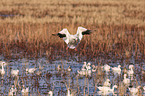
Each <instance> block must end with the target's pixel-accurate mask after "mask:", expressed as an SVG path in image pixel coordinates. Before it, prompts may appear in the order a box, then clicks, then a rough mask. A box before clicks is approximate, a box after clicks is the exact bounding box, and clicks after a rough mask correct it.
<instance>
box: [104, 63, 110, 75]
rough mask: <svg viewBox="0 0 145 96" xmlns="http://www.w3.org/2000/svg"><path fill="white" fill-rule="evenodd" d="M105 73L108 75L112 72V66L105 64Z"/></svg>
mask: <svg viewBox="0 0 145 96" xmlns="http://www.w3.org/2000/svg"><path fill="white" fill-rule="evenodd" d="M103 69H104V71H105V72H106V73H107V74H108V72H110V66H109V65H108V64H105V65H104V66H103Z"/></svg>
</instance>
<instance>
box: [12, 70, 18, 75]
mask: <svg viewBox="0 0 145 96" xmlns="http://www.w3.org/2000/svg"><path fill="white" fill-rule="evenodd" d="M11 74H12V76H18V74H19V70H11Z"/></svg>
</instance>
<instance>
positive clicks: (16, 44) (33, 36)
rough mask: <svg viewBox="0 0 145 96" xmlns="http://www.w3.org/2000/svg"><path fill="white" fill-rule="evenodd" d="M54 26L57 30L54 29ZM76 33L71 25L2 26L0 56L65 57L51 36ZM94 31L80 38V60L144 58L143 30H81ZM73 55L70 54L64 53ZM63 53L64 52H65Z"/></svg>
mask: <svg viewBox="0 0 145 96" xmlns="http://www.w3.org/2000/svg"><path fill="white" fill-rule="evenodd" d="M56 26H57V28H56ZM84 26H85V25H84ZM64 27H66V28H68V30H69V29H70V30H72V31H71V32H76V29H77V28H76V27H72V25H64V24H63V25H60V24H55V23H52V24H47V23H45V24H19V25H17V24H16V25H14V24H3V25H2V26H1V27H0V29H1V36H0V38H1V41H0V45H1V46H0V52H1V54H3V55H4V56H6V57H13V56H14V55H15V57H16V56H18V57H19V55H20V54H18V53H21V55H22V56H27V55H28V56H30V57H31V56H32V57H38V56H48V57H50V56H52V55H62V56H63V55H64V56H65V55H66V54H63V53H62V52H63V51H64V52H65V51H66V49H65V48H66V44H65V43H64V41H63V40H61V39H60V38H58V37H54V36H52V34H53V33H57V32H59V31H60V30H62V28H64ZM85 27H86V28H88V29H92V30H96V29H97V31H94V32H93V33H92V35H90V36H84V38H83V40H82V41H81V43H80V44H79V46H78V47H77V49H78V50H79V52H77V53H78V55H80V56H88V57H94V56H102V55H109V54H110V55H111V54H112V55H114V56H116V57H125V58H129V57H130V56H136V57H137V58H138V57H139V56H141V57H143V56H144V55H145V46H144V45H145V38H144V37H145V32H144V30H145V28H144V27H138V26H129V25H128V26H127V25H121V26H116V25H110V26H108V25H98V26H92V25H88V26H85ZM68 51H69V52H68V53H70V54H74V50H68ZM66 53H67V52H66Z"/></svg>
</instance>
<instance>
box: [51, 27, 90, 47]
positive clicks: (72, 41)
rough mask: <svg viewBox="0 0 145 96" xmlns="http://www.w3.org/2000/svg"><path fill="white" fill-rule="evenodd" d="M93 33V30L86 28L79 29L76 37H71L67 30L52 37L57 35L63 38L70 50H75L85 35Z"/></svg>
mask: <svg viewBox="0 0 145 96" xmlns="http://www.w3.org/2000/svg"><path fill="white" fill-rule="evenodd" d="M91 32H92V31H91V30H88V29H86V28H84V27H78V29H77V33H76V34H75V35H71V34H70V33H69V32H68V30H67V29H66V28H65V29H63V30H62V31H60V32H59V33H57V34H52V35H57V36H59V37H60V38H63V40H64V41H65V43H66V44H67V45H68V48H70V49H75V48H76V47H77V45H78V44H79V43H80V41H81V39H82V38H83V35H87V34H90V33H91Z"/></svg>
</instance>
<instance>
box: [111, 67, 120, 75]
mask: <svg viewBox="0 0 145 96" xmlns="http://www.w3.org/2000/svg"><path fill="white" fill-rule="evenodd" d="M120 67H121V65H118V67H113V68H112V71H113V72H114V74H115V75H117V74H118V75H120V74H121V68H120Z"/></svg>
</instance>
